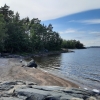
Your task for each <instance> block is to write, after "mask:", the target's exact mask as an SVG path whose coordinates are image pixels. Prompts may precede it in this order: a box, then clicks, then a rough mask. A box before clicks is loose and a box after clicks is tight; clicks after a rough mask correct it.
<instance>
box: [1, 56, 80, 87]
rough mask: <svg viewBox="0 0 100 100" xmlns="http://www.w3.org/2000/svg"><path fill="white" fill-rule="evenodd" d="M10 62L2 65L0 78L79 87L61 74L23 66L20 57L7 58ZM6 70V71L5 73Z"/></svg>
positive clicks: (42, 84) (2, 80) (2, 79)
mask: <svg viewBox="0 0 100 100" xmlns="http://www.w3.org/2000/svg"><path fill="white" fill-rule="evenodd" d="M7 59H8V64H7V65H6V67H2V66H0V80H1V82H4V81H10V80H11V81H13V80H23V81H32V82H35V83H36V84H37V85H40V86H62V87H66V88H71V87H74V88H79V86H78V85H77V84H75V83H73V82H71V81H69V80H65V79H64V78H60V77H59V76H56V75H53V74H51V73H48V72H44V71H43V70H41V69H39V68H37V69H35V68H29V67H21V63H20V62H18V61H19V59H16V58H15V59H14V58H7ZM3 72H5V73H6V74H5V73H3Z"/></svg>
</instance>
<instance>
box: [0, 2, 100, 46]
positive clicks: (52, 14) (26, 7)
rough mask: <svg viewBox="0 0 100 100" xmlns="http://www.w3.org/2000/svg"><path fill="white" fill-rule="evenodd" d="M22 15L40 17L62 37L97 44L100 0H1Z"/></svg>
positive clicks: (89, 44) (0, 4)
mask: <svg viewBox="0 0 100 100" xmlns="http://www.w3.org/2000/svg"><path fill="white" fill-rule="evenodd" d="M5 3H6V4H7V5H8V6H10V9H11V10H13V11H14V12H17V11H18V12H19V13H20V16H21V18H24V17H27V16H29V17H30V19H32V18H39V19H40V20H41V21H42V22H41V23H44V24H45V25H48V24H49V23H51V24H52V25H53V27H54V28H53V30H54V31H57V32H59V33H60V36H61V37H62V38H64V39H67V40H70V39H75V40H80V41H81V42H82V43H83V44H84V45H85V46H93V45H94V46H100V0H0V6H3V5H4V4H5Z"/></svg>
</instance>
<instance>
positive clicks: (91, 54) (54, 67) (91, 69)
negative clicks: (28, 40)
mask: <svg viewBox="0 0 100 100" xmlns="http://www.w3.org/2000/svg"><path fill="white" fill-rule="evenodd" d="M74 51H75V52H73V53H62V54H60V55H53V56H47V57H40V58H35V60H36V62H37V63H38V65H39V66H40V67H41V68H45V69H46V70H48V71H51V72H53V73H54V74H57V73H58V75H61V76H64V77H65V78H69V79H71V80H72V81H74V82H76V83H78V84H79V85H81V86H82V87H83V88H88V89H98V90H100V48H89V49H82V50H74Z"/></svg>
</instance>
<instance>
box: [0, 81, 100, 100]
mask: <svg viewBox="0 0 100 100" xmlns="http://www.w3.org/2000/svg"><path fill="white" fill-rule="evenodd" d="M0 100H100V93H96V92H93V91H89V90H83V89H79V88H66V87H60V86H38V85H36V83H34V82H29V81H28V82H25V81H11V82H3V83H0Z"/></svg>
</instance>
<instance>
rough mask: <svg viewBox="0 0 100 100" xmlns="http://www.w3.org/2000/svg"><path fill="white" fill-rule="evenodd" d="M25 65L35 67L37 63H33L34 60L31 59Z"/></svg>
mask: <svg viewBox="0 0 100 100" xmlns="http://www.w3.org/2000/svg"><path fill="white" fill-rule="evenodd" d="M27 67H35V68H37V64H36V63H35V61H34V60H33V59H32V60H31V61H30V62H29V63H28V64H27Z"/></svg>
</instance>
